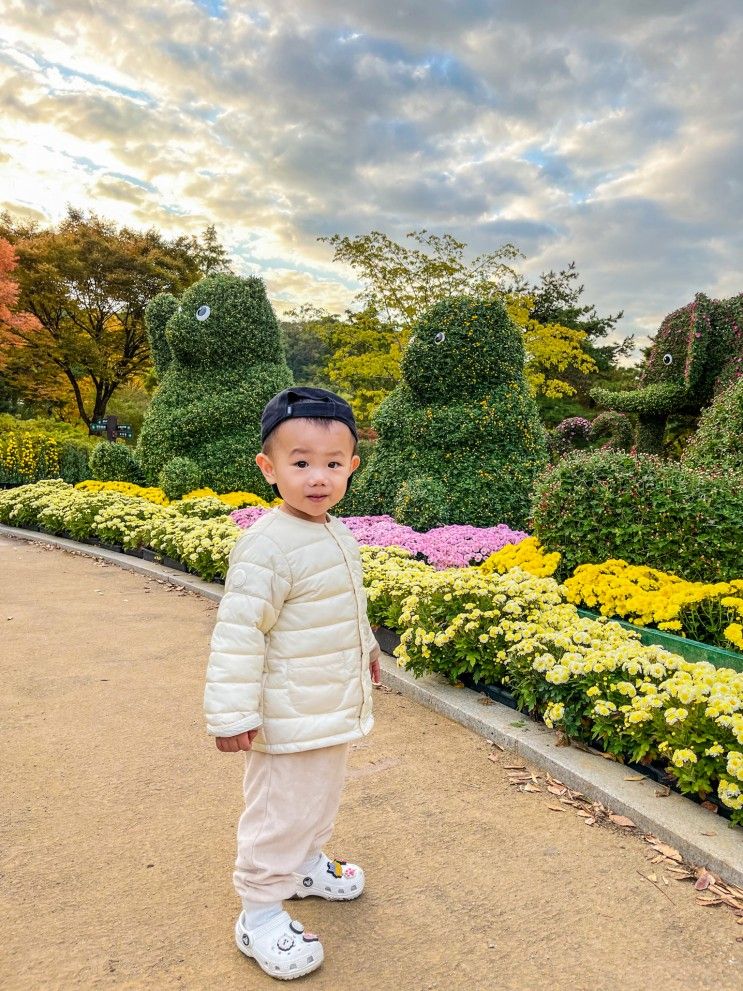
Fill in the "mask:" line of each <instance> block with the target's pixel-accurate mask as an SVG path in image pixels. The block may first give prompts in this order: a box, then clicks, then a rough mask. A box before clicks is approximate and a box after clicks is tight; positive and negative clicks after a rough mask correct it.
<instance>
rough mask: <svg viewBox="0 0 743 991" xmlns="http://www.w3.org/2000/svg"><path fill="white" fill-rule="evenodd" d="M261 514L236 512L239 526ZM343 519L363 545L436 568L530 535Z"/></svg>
mask: <svg viewBox="0 0 743 991" xmlns="http://www.w3.org/2000/svg"><path fill="white" fill-rule="evenodd" d="M261 515H262V513H261V512H260V511H258V510H257V509H253V508H249V509H241V510H238V511H237V512H234V513H232V519H233V520H234V521H235V522H236V523H237V524H238V525H239V526H241V527H248V526H252V525H253V523H255V521H256V519H257V518H258V517H259V516H261ZM342 519H343V522H344V523H345V524H346V526H347V527H348V529H349V530H350V531H351V533H352V534H353V535H354V537H356V539H357V540H358V542H359V543H360V544H362V545H368V546H372V547H401V548H403V549H404V550H407V551H410V553H411V554H415V555H417V556H418V557H422V558H425V559H426V561H428V563H429V564H432V565H433V566H434V567H435V568H451V567H464V566H465V565H467V564H473V563H478V562H480V561H484V560H485V559H486V558H487V557H488V556H489V555H491V554H493V553H494V552H496V551H499V550H501V549H502V548H504V547H507V546H510V545H512V544H518V543H519V542H520V541H522V540H524V539H525V538H526V534H525V533H524V532H523V530H512V529H511V528H510V527H508V526H506V525H505V523H501V524H499V525H498V526H490V527H477V526H457V525H452V526H439V527H435V528H434V529H433V530H428V531H427V532H426V533H419V532H418V531H417V530H413V528H412V527H409V526H403V525H402V524H400V523H397V522H396V521H395V520H394V519H393V518H392V517H391V516H344V517H342Z"/></svg>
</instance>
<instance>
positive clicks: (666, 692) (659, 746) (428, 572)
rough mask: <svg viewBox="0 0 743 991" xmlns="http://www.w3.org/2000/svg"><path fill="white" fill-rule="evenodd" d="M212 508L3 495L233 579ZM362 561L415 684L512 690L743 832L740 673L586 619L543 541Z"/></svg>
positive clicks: (8, 515)
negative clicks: (466, 557)
mask: <svg viewBox="0 0 743 991" xmlns="http://www.w3.org/2000/svg"><path fill="white" fill-rule="evenodd" d="M212 498H213V497H212V496H211V495H208V496H206V498H203V499H202V498H199V497H197V498H195V499H192V500H186V501H182V502H181V503H180V504H178V503H171V504H170V505H168V506H164V505H160V504H158V503H156V502H151V501H149V500H147V499H142V498H140V497H139V496H135V495H125V494H123V493H121V492H117V491H112V490H110V489H106V488H101V489H100V490H99V491H97V492H90V491H85V490H81V489H79V488H73V487H72V486H70V485H67V484H65V483H64V482H61V481H59V480H53V481H43V482H39V483H37V484H34V485H26V486H21V487H19V488H16V489H11V490H8V491H7V492H3V493H0V522H3V523H6V524H10V525H13V526H22V527H23V526H34V527H38V528H41V529H43V530H45V531H47V532H50V533H58V534H64V535H67V536H71V537H73V538H75V539H87V538H90V537H95V538H97V539H99V540H101V541H104V542H105V543H112V544H117V545H121V546H122V547H124V548H126V549H132V548H136V547H150V548H151V549H152V550H153V551H155V552H156V553H158V554H160V555H164V556H167V557H170V558H175V559H177V560H180V561H181V562H183V563H184V564H185V565H186V566H187V567H188V568H189V569H190V570H191V571H193V572H194V573H196V574H199V575H201V576H202V577H203V578H205V579H207V580H212V579H214V578H220V577H221V578H223V577H224V575H225V574H226V571H227V562H228V557H229V553H230V550H231V549H232V547H233V545H234V543H235V541H236V540H237V538H238V537H239V535H240V533H241V528H240V526H238V524H237V523H236V522H235V521H234V520H233V519H232V518H230V516H228V515H224V514H220V515H219V516H217V517H214V518H206V519H203V518H201V517H200V515H199V513H198V512H195V513H192V514H191V515H185V514H184V513H188V512H190V510H191V509H193V508H194V507H197V508H198V504H199V503H200V502H207V503H208V502H210V501H211V499H212ZM189 503H190V505H189ZM262 511H263V510H262V507H253V508H248V509H245V510H242V513H245V514H252V515H254V516H255V515H256V514H258V513H260V512H262ZM233 515H234V514H233ZM243 525H245V524H243ZM365 525H366V524H365ZM493 529H498V528H493ZM357 535H358V536H361V534H360V533H359V534H357ZM424 536H425V535H424ZM467 539H469V538H468V537H466V538H465V541H464V543H463V545H462V546H463V547H464V548H465V550H462V551H461V552H462V553H466V552H468V551H467V548H468V547H471V545H468V544H467ZM480 549H481V550H482V549H483V548H482V547H481V548H480ZM418 553H420V552H419V551H418V550H416V551H415V555H417V554H418ZM361 554H362V559H363V561H364V571H365V582H366V586H367V594H368V599H369V611H370V619H371V621H372V623H375V624H379V625H383V626H386V627H389V628H391V629H393V630H396V631H397V632H398V633H399V634H400V636H401V642H400V646H399V647H398V648H397V650H396V651H395V653H396V655H397V657H398V660H399V662H400V663H401V664H403V665H405V666H407V667H409V668H410V669H411V670H412V671H413V672H414V673H415V674H417V675H419V674H422V673H423V672H426V671H436V672H439V673H441V674H443V675H445V676H446V677H447V678H449V679H450V680H451V681H456V680H458V679H460V678H461V677H463V676H465V675H469V676H471V677H472V678H473V679H474V680H475V681H477V682H480V683H483V684H489V685H502V686H505V687H507V688H508V690H509V691H511V692H512V693H513V695H514V696H515V698H516V700H517V702H518V704H519V706H520V707H521V708H523V709H525V710H527V711H529V712H530V713H531V714H532V715H534V716H537V717H541V718H543V719H544V721H545V722H546V723H547V724H548V725H549V726H559V727H561V728H562V729H564V730H565V732H566V733H567V734H568V735H569V736H571V737H573V738H575V739H577V740H581V739H582V740H585V741H589V742H591V741H593V742H600V743H601V745H603V747H604V748H605V749H606V750H607V751H608V752H610V753H613V754H615V755H617V756H621V757H623V758H624V759H626V760H630V761H635V762H645V763H650V762H660V763H661V764H663V765H665V766H666V767H667V768H668V770H669V772H670V773H672V774H673V776H674V777H675V779H676V781H677V784H678V787H679V789H680V790H681V791H682V792H685V793H687V794H691V795H697V796H707V795H710V796H716V797H717V799H718V800H719V801H720V802H721V803H722V804H723V805H724V806H725V807H726V808H727V809H729V810H730V815H731V819H732V821H733V822H735V823H743V674H741V673H738V672H736V671H733V670H732V669H728V668H715V667H713V666H712V665H711V664H707V663H689V662H687V661H684V660H683V659H682V658H681V657H679V656H677V655H675V654H672V653H670V652H668V651H666V650H664V649H663V648H661V647H657V646H643V645H642V644H641V643H640V642H639V639H638V634H637V633H635V632H634V631H632V630H627V629H625V628H623V627H621V626H620V625H619V624H617V623H613V622H611V621H609V620H607V619H601V620H598V621H595V620H590V619H585V618H582V617H580V616H579V615H578V613H577V611H576V608H575V606H574V605H572V604H571V603H569V602H567V601H566V600H565V593H564V589H563V588H562V587H561V586H560V585H558V584H557V582H555V581H554V579H552V578H550V577H540V575H544V574H545V572H546V571H548V570H549V568H550V567H552V566H553V564H554V562H552V561H548V560H547V556H546V555H545V554H544V552H543V551H542V550H541V549H540V548H539V547H538V545H537V544H536V543H534V542H531V543H530V542H528V541H520V542H519V543H518V544H516V545H515V546H513V545H512V543H511V542H506V543H505V544H504V545H503V546H501V548H500V550H497V551H495V552H494V553H493V555H491V556H490V557H489V558H488V561H487V563H486V565H485V567H480V568H478V567H443V568H442V567H441V560H442V557H440V556H439V557H437V556H436V555H435V554H433V553H432V557H433V558H434V560H436V562H437V564H438V565H439V566H438V567H434V566H432V565H431V564H428V563H426V562H424V561H422V560H419V559H417V558H416V556H415V555H414V553H413V552H411V551H410V550H407V549H405V548H401V547H395V546H393V547H388V548H381V547H378V546H362V548H361ZM517 562H520V564H521V565H522V566H515V563H517ZM506 566H508V567H510V570H507V571H506V572H505V573H504V574H501V573H500V571H501V570H503V569H504V568H505V567H506ZM525 567H531V568H532V569H534V570H536V572H537V574H529V573H527V571H526V570H523V569H524V568H525Z"/></svg>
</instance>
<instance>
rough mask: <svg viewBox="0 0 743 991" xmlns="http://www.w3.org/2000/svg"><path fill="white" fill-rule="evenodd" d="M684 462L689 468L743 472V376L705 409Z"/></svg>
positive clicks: (683, 458)
mask: <svg viewBox="0 0 743 991" xmlns="http://www.w3.org/2000/svg"><path fill="white" fill-rule="evenodd" d="M681 462H682V464H684V465H686V466H687V467H688V468H702V469H705V470H707V471H716V472H725V473H728V472H736V473H738V474H740V475H743V378H740V379H738V381H737V382H736V383H734V384H733V385H731V386H729V388H727V389H726V390H725V391H724V392H721V393H720V394H719V396H716V397H715V400H714V402H713V403H712V404H711V405H710V406H708V407H707V408H706V409H705V410H704V411H703V412H702V416H701V419H700V420H699V429H698V430H697V432H696V434H695V435H694V437H692V439H691V442H690V443H689V445H688V446H687V448H686V450H685V451H684V453H683V454H682V455H681Z"/></svg>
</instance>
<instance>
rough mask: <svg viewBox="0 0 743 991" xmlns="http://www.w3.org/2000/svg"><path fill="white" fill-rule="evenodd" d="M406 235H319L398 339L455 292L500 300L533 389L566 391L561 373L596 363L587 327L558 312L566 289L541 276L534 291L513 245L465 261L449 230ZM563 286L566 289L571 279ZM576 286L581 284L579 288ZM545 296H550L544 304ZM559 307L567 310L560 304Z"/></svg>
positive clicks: (462, 246) (554, 393) (553, 393)
mask: <svg viewBox="0 0 743 991" xmlns="http://www.w3.org/2000/svg"><path fill="white" fill-rule="evenodd" d="M407 237H408V238H409V239H410V240H412V241H413V242H414V243H415V244H416V245H417V246H418V247H408V246H407V245H404V244H398V243H397V242H395V241H393V240H392V239H391V238H389V237H388V236H387V235H386V234H382V233H381V232H380V231H371V232H370V233H369V234H363V235H360V236H358V237H342V236H341V235H340V234H333V235H332V236H329V237H321V238H319V240H320V241H323V242H326V243H328V244H330V245H332V246H333V248H334V254H333V260H334V261H339V262H344V263H346V264H348V265H350V266H351V267H352V268H353V269H354V270H355V271H356V273H357V274H358V275H359V276H360V278H361V279H362V281H363V283H364V285H363V288H362V289H361V291H360V292H359V293H358V296H357V299H358V300H359V301H360V302H362V303H364V304H365V305H367V306H370V307H372V308H373V309H375V310H376V311H378V312H381V313H384V314H385V316H386V319H387V321H388V322H389V323H390V324H393V325H395V326H396V327H397V328H398V329H399V330H400V331H401V332H402V336H403V338H404V341H406V340H407V336H408V334H409V331H410V327H411V326H412V324H413V323H414V322H415V321H416V320H417V319H418V318H419V317H420V316H422V314H423V313H425V312H427V311H428V310H429V309H430V307H431V306H432V305H433V304H434V303H437V302H440V301H443V300H445V299H452V298H456V297H461V296H468V297H474V298H476V299H482V300H493V299H499V300H500V301H501V302H503V303H504V304H505V305H506V308H507V310H508V313H509V316H510V317H511V319H512V320H513V321H514V322H515V323H516V324H517V325H518V326H520V327H521V328H522V330H523V332H524V345H525V348H526V359H527V361H526V380H527V382H528V384H529V386H530V388H531V390H532V392H533V393H535V394H536V395H543V396H547V397H550V398H555V397H559V396H569V395H573V394H574V392H575V387H574V386H573V384H572V383H571V382H570V381H569V380H568V378H567V373H568V372H572V373H573V374H576V373H577V374H583V375H587V374H589V373H590V372H593V371H595V370H596V367H597V366H596V362H595V360H594V358H593V356H592V355H591V354H590V353H589V352H588V350H587V349H586V347H585V342H586V340H587V336H588V330H587V329H586V328H584V327H582V326H578V325H573V324H571V323H570V322H567V321H566V320H563V319H561V318H560V313H559V311H558V308H557V302H560V301H561V300H562V296H561V295H560V293H561V292H562V293H563V295H565V289H564V286H563V284H562V282H560V281H559V280H557V283H556V285H555V286H553V285H552V281H550V280H548V282H547V288H545V287H538V288H541V296H536V295H535V294H534V293H533V292H532V291H531V290H530V287H529V286H528V285H527V283H526V282H525V281H524V279H523V277H522V276H521V275H519V273H518V272H517V271H516V269H515V268H514V267H513V264H512V263H513V262H514V261H515V260H516V259H517V258H519V257H522V255H521V252H520V251H519V250H518V249H517V248H516V247H514V245H512V244H505V245H503V246H502V247H500V248H498V249H497V250H496V251H491V252H486V253H484V254H481V255H478V256H477V257H476V258H474V259H473V260H472V261H471V262H468V261H467V260H466V258H465V251H466V248H467V245H466V243H465V242H463V241H458V240H457V239H456V238H455V237H453V236H452V235H451V234H443V235H437V234H431V233H429V232H427V231H426V230H419V231H411V232H410V233H409V234H408V235H407ZM564 281H565V280H564V279H563V282H564ZM567 286H568V289H573V287H572V286H571V284H570V278H568V280H567ZM581 292H582V287H580V289H579V290H578V295H580V293H581ZM568 297H569V293H568ZM570 299H571V298H568V301H570ZM550 301H554V305H553V306H552V309H551V310H550V308H549V306H548V305H547V303H548V302H550ZM537 304H541V307H540V306H537ZM584 311H586V312H587V311H593V308H592V307H585V308H583V309H579V310H578V313H577V317H580V318H582V319H584V320H586V319H587V317H586V316H585V312H584ZM565 312H566V314H567V315H568V316H570V315H572V314H571V313H568V311H567V308H565ZM573 316H574V317H575V315H573ZM577 317H575V318H576V319H577ZM608 319H609V320H611V319H613V318H608ZM616 319H619V317H617V318H616Z"/></svg>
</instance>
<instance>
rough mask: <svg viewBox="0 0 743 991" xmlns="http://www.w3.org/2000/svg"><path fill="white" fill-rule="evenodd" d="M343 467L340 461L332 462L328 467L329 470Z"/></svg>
mask: <svg viewBox="0 0 743 991" xmlns="http://www.w3.org/2000/svg"><path fill="white" fill-rule="evenodd" d="M341 467H342V465H341V463H340V461H331V462H330V464H329V465H328V468H341Z"/></svg>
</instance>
